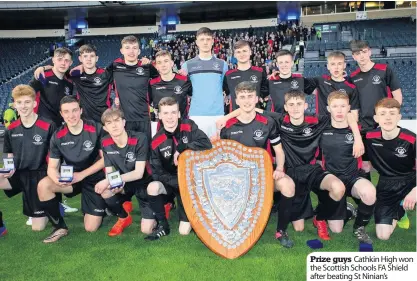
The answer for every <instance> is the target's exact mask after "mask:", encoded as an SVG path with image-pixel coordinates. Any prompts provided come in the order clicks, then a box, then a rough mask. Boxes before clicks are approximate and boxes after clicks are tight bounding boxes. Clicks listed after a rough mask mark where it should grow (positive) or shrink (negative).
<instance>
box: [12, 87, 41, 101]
mask: <svg viewBox="0 0 417 281" xmlns="http://www.w3.org/2000/svg"><path fill="white" fill-rule="evenodd" d="M12 97H13V100H16V99H18V98H21V97H30V98H31V99H32V100H35V99H36V94H35V90H34V89H33V88H32V87H31V86H28V85H17V86H16V87H14V89H13V90H12Z"/></svg>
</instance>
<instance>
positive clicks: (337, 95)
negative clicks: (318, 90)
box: [327, 91, 349, 104]
mask: <svg viewBox="0 0 417 281" xmlns="http://www.w3.org/2000/svg"><path fill="white" fill-rule="evenodd" d="M336 99H337V100H340V99H342V100H347V101H348V103H349V96H348V95H347V94H346V93H345V92H342V91H333V92H331V93H330V94H329V96H328V97H327V104H330V103H331V102H332V100H336Z"/></svg>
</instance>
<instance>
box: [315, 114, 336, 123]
mask: <svg viewBox="0 0 417 281" xmlns="http://www.w3.org/2000/svg"><path fill="white" fill-rule="evenodd" d="M317 118H318V120H319V123H320V124H323V125H325V126H327V125H330V123H331V120H332V119H331V117H330V115H319V116H318V117H317Z"/></svg>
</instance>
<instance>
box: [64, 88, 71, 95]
mask: <svg viewBox="0 0 417 281" xmlns="http://www.w3.org/2000/svg"><path fill="white" fill-rule="evenodd" d="M64 94H65V95H66V96H68V95H69V94H70V89H69V88H68V87H65V93H64Z"/></svg>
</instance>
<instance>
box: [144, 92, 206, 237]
mask: <svg viewBox="0 0 417 281" xmlns="http://www.w3.org/2000/svg"><path fill="white" fill-rule="evenodd" d="M158 110H159V119H160V120H161V121H162V125H163V126H162V128H161V129H160V130H159V131H158V132H157V133H156V135H155V136H154V137H153V139H152V143H151V149H152V151H151V168H152V177H153V179H154V182H151V183H150V184H149V186H148V196H149V203H150V206H151V209H152V210H153V212H154V214H155V219H156V221H157V223H158V225H157V226H156V227H155V228H154V229H153V231H152V233H151V234H150V235H149V236H147V237H146V238H145V239H148V240H157V239H159V238H161V237H162V236H165V235H168V234H169V233H170V229H169V224H168V221H167V219H166V217H165V210H164V204H165V203H166V201H167V200H168V199H169V197H170V195H171V194H172V193H174V194H175V195H176V196H177V200H178V201H177V208H178V217H179V220H180V226H179V232H180V234H182V235H187V234H189V233H190V231H191V225H190V223H189V222H188V218H187V215H186V214H185V211H184V206H183V204H182V201H181V197H180V192H179V186H178V172H177V166H178V156H179V155H180V153H181V152H183V151H184V150H186V149H191V150H194V151H197V150H206V149H210V148H211V143H210V140H209V138H208V137H207V136H206V135H205V134H204V132H203V131H201V130H200V129H198V127H197V125H196V124H195V123H194V122H193V121H192V120H181V119H180V111H179V106H178V103H177V102H176V100H175V99H174V98H172V97H165V98H162V99H161V100H160V102H159V104H158ZM153 226H154V221H151V222H149V225H148V227H149V229H152V228H153Z"/></svg>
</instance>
